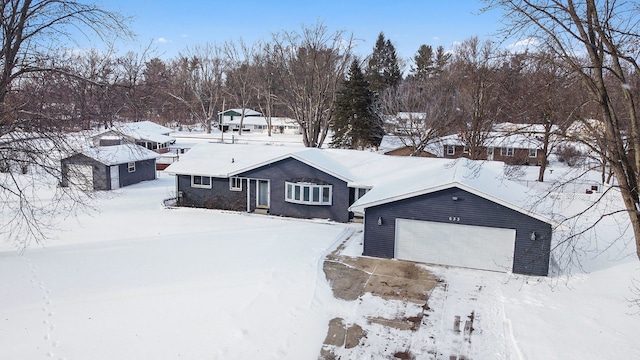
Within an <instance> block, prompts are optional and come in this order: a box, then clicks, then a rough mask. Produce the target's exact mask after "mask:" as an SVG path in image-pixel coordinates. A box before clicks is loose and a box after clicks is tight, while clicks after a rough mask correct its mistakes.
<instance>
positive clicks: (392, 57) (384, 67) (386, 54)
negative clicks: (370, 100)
mask: <svg viewBox="0 0 640 360" xmlns="http://www.w3.org/2000/svg"><path fill="white" fill-rule="evenodd" d="M366 76H367V80H368V81H369V83H370V84H371V85H370V88H371V90H372V91H373V92H374V93H376V94H382V92H383V91H384V90H386V89H388V88H390V87H396V86H397V85H398V84H399V83H400V81H401V80H402V74H401V73H400V66H399V65H398V57H397V55H396V48H395V47H394V46H393V44H392V43H391V41H390V40H388V39H386V40H385V38H384V33H382V32H381V33H380V35H378V40H376V44H375V46H374V48H373V53H372V54H371V56H370V57H369V62H368V63H367V69H366Z"/></svg>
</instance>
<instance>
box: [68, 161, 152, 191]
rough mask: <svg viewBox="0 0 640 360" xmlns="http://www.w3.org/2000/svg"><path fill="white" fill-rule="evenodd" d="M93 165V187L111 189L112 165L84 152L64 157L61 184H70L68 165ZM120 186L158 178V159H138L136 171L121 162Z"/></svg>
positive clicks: (119, 168)
mask: <svg viewBox="0 0 640 360" xmlns="http://www.w3.org/2000/svg"><path fill="white" fill-rule="evenodd" d="M69 164H76V165H91V167H92V168H93V189H94V190H111V167H110V166H108V165H105V164H103V163H101V162H99V161H97V160H95V159H92V158H90V157H87V156H86V155H83V154H76V155H73V156H70V157H68V158H66V159H62V161H61V166H62V179H61V181H60V185H61V186H69V180H68V165H69ZM118 170H119V175H120V176H119V178H120V187H123V186H127V185H132V184H137V183H139V182H141V181H146V180H155V179H156V160H155V159H150V160H142V161H136V171H134V172H131V173H130V172H129V168H128V164H127V163H125V164H119V165H118Z"/></svg>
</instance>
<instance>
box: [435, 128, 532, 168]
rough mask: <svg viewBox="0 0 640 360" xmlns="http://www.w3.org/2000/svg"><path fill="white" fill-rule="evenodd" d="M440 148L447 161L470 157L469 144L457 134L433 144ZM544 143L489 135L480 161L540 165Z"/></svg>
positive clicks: (517, 136) (520, 137)
mask: <svg viewBox="0 0 640 360" xmlns="http://www.w3.org/2000/svg"><path fill="white" fill-rule="evenodd" d="M432 143H433V144H437V145H438V146H439V150H438V153H439V154H442V155H441V156H442V157H444V158H447V159H457V158H461V157H468V156H469V146H468V144H467V143H466V142H465V141H464V140H463V139H462V138H461V137H460V136H459V135H457V134H454V135H448V136H444V137H441V138H439V139H436V140H434V141H433V142H432ZM543 145H544V144H543V143H542V141H540V140H538V139H537V138H536V137H534V136H527V135H525V134H503V133H497V132H491V133H488V134H487V135H486V136H485V140H484V143H483V144H482V146H481V149H479V150H480V154H481V156H480V158H479V160H490V161H502V162H504V163H507V164H510V165H538V164H540V163H541V162H542V159H543V157H544V153H543Z"/></svg>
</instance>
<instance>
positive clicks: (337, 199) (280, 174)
mask: <svg viewBox="0 0 640 360" xmlns="http://www.w3.org/2000/svg"><path fill="white" fill-rule="evenodd" d="M238 176H241V177H248V178H252V179H265V180H269V181H270V191H271V194H270V195H271V197H270V207H269V213H270V214H272V215H279V216H288V217H295V218H303V219H311V218H317V219H331V220H333V221H338V222H348V221H349V211H348V208H349V188H348V187H347V183H346V182H345V181H343V180H340V179H338V178H336V177H334V176H331V175H329V174H327V173H325V172H323V171H321V170H318V169H316V168H314V167H312V166H309V165H307V164H305V163H303V162H300V161H298V160H296V159H292V158H287V159H284V160H280V161H277V162H274V163H271V164H268V165H265V166H262V167H260V168H257V169H254V170H251V171H247V172H245V173H242V174H239V175H238ZM300 178H308V179H316V180H318V181H321V182H324V183H327V184H331V185H333V186H332V188H333V190H332V191H333V195H332V205H330V206H329V205H303V204H294V203H289V202H286V201H285V184H284V183H285V181H291V180H293V179H300ZM252 185H253V187H252V190H251V195H252V199H251V206H252V209H253V208H254V207H255V193H256V192H255V182H253V181H252Z"/></svg>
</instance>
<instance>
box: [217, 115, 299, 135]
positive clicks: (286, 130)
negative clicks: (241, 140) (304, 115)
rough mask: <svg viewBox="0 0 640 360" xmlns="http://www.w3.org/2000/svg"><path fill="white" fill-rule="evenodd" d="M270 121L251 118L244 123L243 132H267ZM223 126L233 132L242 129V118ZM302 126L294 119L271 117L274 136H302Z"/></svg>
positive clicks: (261, 117)
mask: <svg viewBox="0 0 640 360" xmlns="http://www.w3.org/2000/svg"><path fill="white" fill-rule="evenodd" d="M268 121H269V119H268V118H266V117H264V116H249V117H245V118H244V120H243V121H242V131H250V132H259V133H263V132H267V131H268V130H269V124H268ZM223 126H224V127H225V128H226V129H228V130H231V131H238V130H239V129H240V117H234V118H233V120H228V121H225V122H224V123H223ZM300 131H301V130H300V124H298V122H297V121H296V120H294V119H290V118H286V117H271V132H272V133H274V134H293V135H295V134H301V132H300Z"/></svg>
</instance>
